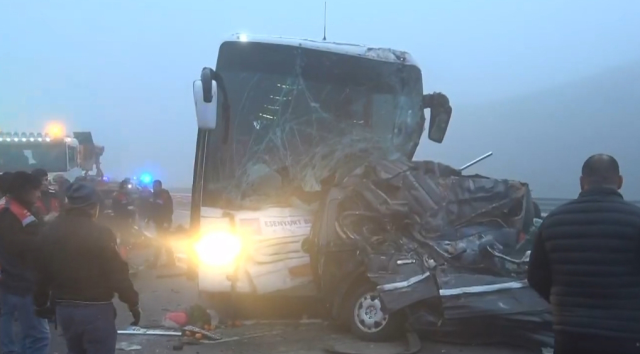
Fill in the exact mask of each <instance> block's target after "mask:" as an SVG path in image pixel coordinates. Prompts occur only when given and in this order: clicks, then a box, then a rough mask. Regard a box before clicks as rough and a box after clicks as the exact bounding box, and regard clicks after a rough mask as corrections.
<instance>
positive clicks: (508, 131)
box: [0, 0, 640, 199]
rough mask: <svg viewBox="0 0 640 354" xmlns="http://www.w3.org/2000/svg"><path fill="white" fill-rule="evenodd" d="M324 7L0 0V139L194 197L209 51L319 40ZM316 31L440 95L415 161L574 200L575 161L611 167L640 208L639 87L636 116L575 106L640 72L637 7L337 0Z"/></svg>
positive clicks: (609, 105) (605, 106) (584, 0)
mask: <svg viewBox="0 0 640 354" xmlns="http://www.w3.org/2000/svg"><path fill="white" fill-rule="evenodd" d="M323 3H324V2H323V1H306V2H303V1H284V0H272V1H268V2H265V1H255V0H245V1H237V2H231V1H229V2H219V1H195V0H190V1H165V2H158V1H153V2H152V1H142V0H139V1H133V0H110V1H92V2H90V1H78V0H73V1H72V0H68V1H59V2H53V1H30V0H23V1H9V0H0V129H2V130H8V131H13V130H17V131H22V130H26V131H34V130H38V129H44V126H45V124H46V122H47V121H51V120H57V121H61V122H64V123H65V124H66V126H67V127H68V131H69V132H71V131H79V130H91V131H92V132H93V136H94V139H95V140H96V142H97V143H99V144H102V145H105V146H106V151H105V155H104V159H103V162H104V170H105V172H106V173H107V174H108V175H113V176H119V177H124V176H130V175H134V174H140V173H142V172H151V173H152V174H153V175H154V177H158V178H161V179H163V180H164V181H165V185H168V186H185V185H189V184H190V182H191V173H192V169H193V155H194V148H195V146H194V145H195V136H196V119H195V115H194V108H193V98H192V93H191V84H192V81H193V80H194V79H196V78H197V76H198V75H199V72H200V70H201V68H202V67H203V66H214V65H215V60H216V54H217V48H218V46H219V45H220V42H221V41H222V40H223V39H225V38H226V37H227V36H228V35H230V34H231V33H234V32H245V33H249V34H252V33H253V34H268V35H282V36H289V37H302V38H317V39H320V38H321V37H322V21H323ZM327 23H328V32H327V35H328V39H329V40H332V41H340V42H351V43H359V44H368V45H373V46H381V47H391V48H395V49H401V50H407V51H409V52H411V53H412V54H413V56H414V57H415V58H416V59H417V60H418V62H419V63H420V65H421V67H422V69H423V72H424V82H425V90H426V91H436V90H437V91H442V92H445V93H446V94H447V95H448V96H449V98H450V99H451V102H452V105H453V106H454V119H453V120H452V123H451V126H450V129H449V133H448V134H447V139H445V142H444V143H443V144H442V145H439V146H438V145H436V144H433V143H429V142H423V143H422V144H421V146H420V147H419V150H418V155H417V158H421V159H425V158H429V159H437V160H441V161H443V162H446V163H450V164H452V165H454V166H458V165H461V164H463V163H465V162H467V161H469V160H471V159H473V158H475V157H476V156H478V155H481V154H482V153H484V152H486V151H489V150H493V151H494V152H495V153H496V155H495V156H494V157H492V158H491V159H490V160H488V161H486V162H484V163H483V164H482V165H480V166H479V167H478V168H476V169H475V170H474V171H473V172H481V173H485V174H489V175H495V176H497V177H510V178H517V179H521V180H525V181H528V182H530V183H531V184H532V186H533V188H534V194H535V195H538V196H561V197H571V196H573V195H574V194H575V193H576V192H577V188H578V187H577V186H578V184H577V183H578V182H577V179H578V175H579V168H580V165H581V164H582V162H583V161H584V159H585V158H586V157H587V156H588V155H590V154H592V153H595V152H600V151H603V152H611V153H614V154H616V156H618V157H620V162H621V164H622V169H623V173H625V176H627V183H628V185H630V186H629V187H627V188H626V189H625V191H626V192H628V193H630V194H632V195H633V196H634V197H635V199H640V169H638V168H636V169H634V168H632V166H631V165H632V164H633V163H635V162H636V160H637V159H636V158H635V157H636V156H638V148H640V144H638V143H637V142H636V141H631V139H633V138H634V137H637V135H638V134H639V133H640V123H638V121H637V120H635V119H631V118H630V117H632V116H633V117H635V118H639V117H640V116H639V115H636V113H638V114H640V109H638V106H637V104H638V103H637V102H640V100H639V99H638V98H640V87H639V86H638V85H639V84H638V82H639V81H640V80H636V81H635V82H636V83H635V84H629V85H631V86H629V90H631V92H627V94H626V95H627V96H630V97H626V96H625V97H626V101H625V102H627V103H629V104H633V103H634V102H635V103H636V106H635V107H634V108H619V107H618V108H619V109H618V111H616V112H615V114H612V113H611V116H610V117H607V118H606V119H605V120H600V121H598V122H593V121H589V120H585V119H584V117H590V115H589V114H590V113H593V112H594V109H595V108H599V109H601V110H603V112H612V109H613V107H615V106H616V105H617V99H616V98H615V97H614V96H615V94H617V93H618V92H616V90H617V89H618V86H606V85H605V86H606V87H604V88H603V90H604V91H606V93H607V95H608V96H607V95H604V96H603V95H602V94H601V93H599V92H592V91H594V90H595V89H593V90H592V91H588V90H587V91H588V92H582V91H584V87H585V86H588V87H595V88H597V87H599V82H601V81H603V82H604V81H607V80H609V78H610V77H611V76H612V75H609V74H608V73H612V72H615V73H616V74H615V75H618V76H616V77H618V78H619V79H620V80H622V81H624V80H625V78H626V77H627V76H628V75H626V73H625V71H624V70H627V69H624V68H630V69H629V70H631V72H632V73H633V72H634V71H633V70H635V69H634V68H640V35H639V34H640V2H637V1H632V0H628V1H607V2H605V1H596V0H591V1H588V0H581V1H577V0H571V1H560V0H556V1H550V0H537V1H509V0H503V1H498V0H484V1H476V0H457V1H446V2H445V1H440V2H435V1H378V2H375V1H373V2H372V1H364V0H363V1H355V0H340V1H328V21H327ZM634 62H637V63H638V65H635V66H634V64H633V63H634ZM620 68H622V69H620ZM620 70H622V73H620ZM638 72H640V69H638V70H636V71H635V74H636V75H637V74H638ZM637 77H639V78H640V75H638V76H637ZM616 82H617V81H616ZM587 83H588V84H587ZM607 85H609V84H607ZM612 85H613V84H612ZM581 90H582V91H581ZM634 90H635V91H634ZM596 91H597V90H596ZM618 94H619V93H618ZM636 94H637V96H634V95H636ZM549 97H551V98H549ZM591 97H609V98H610V99H609V100H606V102H605V101H604V100H596V101H592V99H591ZM572 99H575V100H582V101H584V100H587V101H592V102H594V103H592V105H593V104H598V107H587V108H585V107H584V106H588V105H587V104H585V105H581V104H579V103H576V101H575V100H574V101H571V100H572ZM532 100H534V101H542V102H543V103H544V107H546V108H544V109H543V108H541V107H536V106H535V105H533V106H532V104H531V102H532ZM563 100H564V101H563ZM576 106H580V107H576ZM565 108H566V110H565ZM569 108H571V109H569ZM613 110H615V109H613ZM595 111H597V109H595ZM608 114H609V113H607V114H605V115H608ZM600 116H602V115H600ZM620 116H624V117H622V118H621V117H620ZM589 119H594V118H589ZM618 119H620V120H618ZM523 137H524V139H523ZM625 139H628V140H625ZM636 140H637V139H636ZM626 141H629V143H628V144H627V143H626ZM625 171H626V172H625ZM634 179H635V181H634ZM631 184H634V185H635V184H637V185H638V186H634V185H631Z"/></svg>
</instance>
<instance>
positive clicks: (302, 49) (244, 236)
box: [190, 35, 451, 310]
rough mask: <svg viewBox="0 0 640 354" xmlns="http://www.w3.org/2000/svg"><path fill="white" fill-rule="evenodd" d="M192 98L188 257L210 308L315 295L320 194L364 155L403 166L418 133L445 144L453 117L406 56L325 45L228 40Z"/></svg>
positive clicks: (259, 39) (266, 39) (238, 37)
mask: <svg viewBox="0 0 640 354" xmlns="http://www.w3.org/2000/svg"><path fill="white" fill-rule="evenodd" d="M193 93H194V100H195V106H196V115H197V121H198V135H197V145H196V156H195V163H194V179H193V197H192V204H191V220H190V222H191V227H192V230H196V232H197V233H198V238H199V241H198V242H197V244H196V247H195V249H196V252H195V253H194V255H192V258H194V259H195V258H197V260H198V264H197V270H198V276H197V279H198V286H199V290H200V293H201V295H206V297H207V298H209V299H213V305H216V306H214V307H215V308H216V310H219V309H221V308H224V307H226V306H227V305H226V302H227V301H228V299H229V298H230V296H229V294H230V293H233V294H234V295H233V297H234V298H238V297H241V296H245V295H246V296H268V295H275V294H277V295H290V296H311V295H317V289H318V287H317V284H316V283H315V282H314V276H313V273H314V271H315V270H314V269H312V267H311V264H310V260H309V255H308V254H306V253H305V252H303V250H302V241H303V240H304V239H305V238H306V237H307V236H308V235H309V233H310V229H311V225H312V222H313V216H314V210H315V209H314V203H313V202H314V198H317V197H318V196H319V195H321V193H317V191H318V190H319V189H320V188H321V186H322V185H323V184H327V183H329V184H330V183H331V182H332V181H335V180H336V179H338V178H341V177H344V176H345V175H346V174H348V173H349V172H350V171H352V170H353V168H354V166H358V164H359V163H361V162H363V161H365V160H366V159H368V158H369V157H371V156H372V155H383V156H384V155H385V154H386V155H389V156H392V155H394V154H396V155H397V154H402V155H405V156H407V157H412V156H413V154H414V153H415V151H416V148H417V146H418V143H419V141H420V137H421V136H422V133H423V131H424V130H425V129H426V130H427V131H428V136H429V139H430V140H432V141H435V142H437V143H440V142H442V141H443V139H444V136H445V133H446V130H447V127H448V124H449V120H450V118H451V106H450V105H449V102H448V99H447V98H446V96H445V95H443V94H440V93H434V94H426V95H425V94H424V92H423V81H422V72H421V70H420V68H419V67H418V65H417V63H416V62H415V60H414V59H413V58H412V57H411V55H410V54H409V53H407V52H403V51H399V50H393V49H386V48H373V47H367V46H361V45H353V44H342V43H330V42H326V41H314V40H301V39H288V38H276V37H264V36H249V35H234V36H233V37H232V38H230V39H228V40H226V41H224V42H223V43H222V44H221V45H220V49H219V52H218V58H217V63H216V66H215V70H214V69H211V68H204V69H203V71H202V73H201V78H200V79H199V80H196V81H195V82H194V84H193ZM426 108H430V113H431V114H430V119H429V122H428V123H427V119H426V118H425V113H424V111H425V109H426ZM425 125H426V128H425Z"/></svg>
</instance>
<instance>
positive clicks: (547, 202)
mask: <svg viewBox="0 0 640 354" xmlns="http://www.w3.org/2000/svg"><path fill="white" fill-rule="evenodd" d="M184 191H186V189H183V190H180V189H178V190H175V191H174V190H172V192H173V193H174V202H177V203H183V204H185V205H188V204H189V203H190V202H191V195H190V194H188V193H185V192H184ZM180 192H182V193H180ZM534 199H535V201H536V203H538V205H539V206H540V211H541V212H542V215H546V214H547V213H549V212H550V211H551V210H553V209H555V208H557V207H559V206H560V205H562V204H564V203H566V202H568V201H570V200H571V199H568V198H534ZM631 203H633V204H636V205H638V206H640V200H632V201H631Z"/></svg>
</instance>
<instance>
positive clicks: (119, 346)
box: [116, 342, 142, 352]
mask: <svg viewBox="0 0 640 354" xmlns="http://www.w3.org/2000/svg"><path fill="white" fill-rule="evenodd" d="M116 349H118V350H124V351H127V352H128V351H131V350H140V349H142V346H140V345H138V344H133V343H129V342H120V343H118V344H117V345H116Z"/></svg>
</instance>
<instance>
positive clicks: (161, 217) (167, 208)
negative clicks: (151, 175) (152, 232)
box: [150, 180, 175, 267]
mask: <svg viewBox="0 0 640 354" xmlns="http://www.w3.org/2000/svg"><path fill="white" fill-rule="evenodd" d="M150 219H151V221H152V222H153V224H154V225H155V228H156V237H157V238H158V239H159V240H158V242H159V245H158V247H156V252H155V254H154V257H153V261H152V263H151V266H152V267H156V266H157V265H158V263H159V262H160V257H161V256H162V251H163V250H164V253H165V257H166V261H167V265H170V266H171V265H175V257H174V255H173V250H172V248H171V245H168V244H167V241H166V238H167V236H169V230H170V229H171V224H172V223H173V199H172V198H171V194H170V193H169V191H168V190H166V189H164V188H162V182H161V181H160V180H155V181H153V196H152V197H151V215H150Z"/></svg>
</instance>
